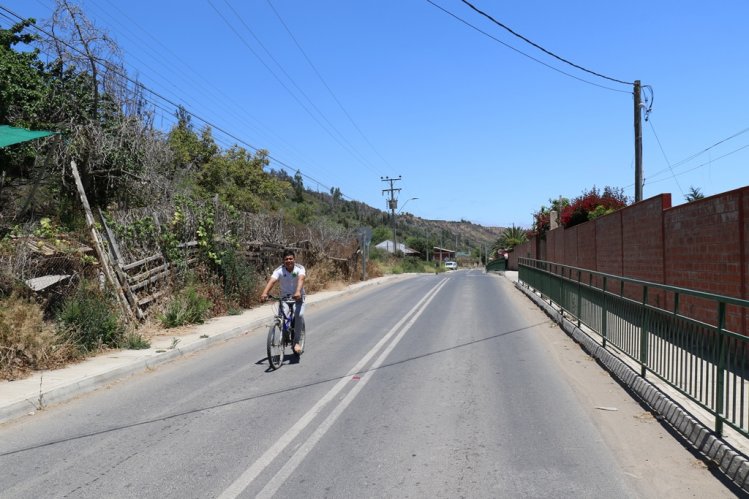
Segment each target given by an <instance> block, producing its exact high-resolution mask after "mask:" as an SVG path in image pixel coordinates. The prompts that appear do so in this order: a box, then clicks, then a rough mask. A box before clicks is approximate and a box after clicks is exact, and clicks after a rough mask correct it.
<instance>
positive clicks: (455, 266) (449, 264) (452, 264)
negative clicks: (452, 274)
mask: <svg viewBox="0 0 749 499" xmlns="http://www.w3.org/2000/svg"><path fill="white" fill-rule="evenodd" d="M445 268H446V269H448V270H458V262H453V261H451V260H447V261H445Z"/></svg>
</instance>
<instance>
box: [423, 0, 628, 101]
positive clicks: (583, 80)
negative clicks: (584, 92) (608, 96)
mask: <svg viewBox="0 0 749 499" xmlns="http://www.w3.org/2000/svg"><path fill="white" fill-rule="evenodd" d="M426 1H427V3H429V4H431V5H432V6H434V7H436V8H437V9H439V10H441V11H442V12H444V13H445V14H447V15H449V16H450V17H452V18H454V19H455V20H457V21H460V22H461V23H463V24H465V25H466V26H468V27H469V28H471V29H473V30H475V31H477V32H479V33H481V34H482V35H484V36H486V37H487V38H490V39H492V40H494V41H495V42H497V43H499V44H500V45H504V46H505V47H507V48H508V49H510V50H512V51H514V52H517V53H518V54H520V55H522V56H523V57H527V58H528V59H530V60H532V61H534V62H537V63H538V64H541V65H542V66H545V67H547V68H548V69H551V70H552V71H556V72H557V73H560V74H563V75H564V76H567V77H569V78H572V79H574V80H577V81H580V82H582V83H587V84H588V85H592V86H594V87H598V88H603V89H605V90H611V91H612V92H619V93H623V94H631V93H632V92H630V91H628V90H621V89H618V88H612V87H607V86H605V85H601V84H598V83H595V82H592V81H588V80H585V79H583V78H580V77H579V76H575V75H573V74H570V73H567V72H566V71H562V70H561V69H559V68H555V67H554V66H552V65H550V64H547V63H545V62H543V61H542V60H540V59H537V58H535V57H533V56H532V55H530V54H526V53H525V52H523V51H522V50H520V49H517V48H515V47H513V46H512V45H510V44H508V43H505V42H503V41H502V40H500V39H499V38H497V37H495V36H494V35H491V34H489V33H487V32H486V31H484V30H482V29H481V28H479V27H477V26H475V25H473V24H471V23H469V22H468V21H466V20H465V19H463V18H461V17H460V16H458V15H457V14H455V13H453V12H450V11H449V10H447V9H445V8H444V7H442V6H441V5H438V4H436V3H434V2H433V1H432V0H426Z"/></svg>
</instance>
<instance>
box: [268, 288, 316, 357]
mask: <svg viewBox="0 0 749 499" xmlns="http://www.w3.org/2000/svg"><path fill="white" fill-rule="evenodd" d="M268 298H269V299H271V300H275V301H277V302H278V312H277V313H276V315H275V316H274V317H273V324H272V325H271V327H270V330H268V340H267V350H268V364H270V367H271V369H273V370H274V371H275V370H276V369H278V368H279V367H281V365H282V364H283V358H284V353H285V350H286V347H288V346H291V347H292V349H293V346H294V307H295V306H296V304H297V302H296V300H294V299H293V298H291V297H290V296H284V297H278V296H273V295H268ZM284 303H285V304H286V305H288V310H289V312H288V313H286V310H284V308H285V307H284ZM298 333H299V338H297V339H296V342H297V343H299V346H301V347H302V348H301V351H300V352H299V353H296V352H294V354H295V355H296V356H297V359H298V358H299V357H301V355H302V354H303V353H304V341H305V336H306V334H305V327H304V323H302V328H301V330H300V331H298Z"/></svg>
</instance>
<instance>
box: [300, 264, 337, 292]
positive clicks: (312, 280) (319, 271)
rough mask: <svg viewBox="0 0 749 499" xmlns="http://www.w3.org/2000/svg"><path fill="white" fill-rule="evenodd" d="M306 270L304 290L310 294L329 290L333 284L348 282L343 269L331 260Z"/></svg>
mask: <svg viewBox="0 0 749 499" xmlns="http://www.w3.org/2000/svg"><path fill="white" fill-rule="evenodd" d="M306 270H307V277H306V278H305V279H304V288H305V289H306V291H307V292H308V293H314V292H315V291H322V290H324V289H327V286H328V285H329V284H330V283H331V282H346V281H348V276H346V275H344V273H343V272H342V271H341V269H340V268H339V267H337V266H336V265H335V263H333V262H332V261H331V260H321V261H319V262H318V263H317V264H315V265H314V266H312V267H310V268H308V269H306Z"/></svg>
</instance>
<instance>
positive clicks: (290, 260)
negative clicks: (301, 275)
mask: <svg viewBox="0 0 749 499" xmlns="http://www.w3.org/2000/svg"><path fill="white" fill-rule="evenodd" d="M283 265H284V267H286V270H288V271H289V272H291V270H292V269H293V268H294V251H293V250H290V249H287V250H284V252H283Z"/></svg>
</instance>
